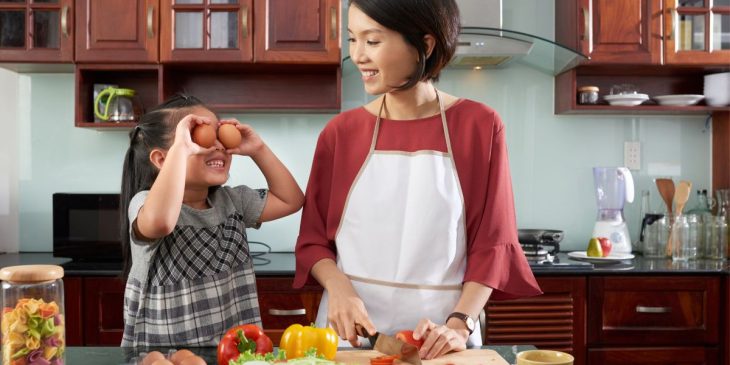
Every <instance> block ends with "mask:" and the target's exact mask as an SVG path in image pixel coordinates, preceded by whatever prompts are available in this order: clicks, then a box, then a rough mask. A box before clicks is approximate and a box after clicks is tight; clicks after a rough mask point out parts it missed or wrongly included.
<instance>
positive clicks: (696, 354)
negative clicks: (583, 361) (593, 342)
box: [588, 347, 720, 365]
mask: <svg viewBox="0 0 730 365" xmlns="http://www.w3.org/2000/svg"><path fill="white" fill-rule="evenodd" d="M719 363H720V362H719V358H718V352H717V348H714V347H665V348H661V347H652V348H626V347H624V348H606V349H589V350H588V364H591V365H594V364H595V365H665V364H683V365H715V364H719Z"/></svg>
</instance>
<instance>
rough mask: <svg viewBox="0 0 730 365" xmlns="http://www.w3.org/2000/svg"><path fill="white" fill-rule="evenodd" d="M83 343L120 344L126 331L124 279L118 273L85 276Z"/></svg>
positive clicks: (96, 344) (95, 344) (97, 344)
mask: <svg viewBox="0 0 730 365" xmlns="http://www.w3.org/2000/svg"><path fill="white" fill-rule="evenodd" d="M83 297H84V312H85V314H84V344H85V345H87V346H119V344H121V343H122V334H123V333H124V282H123V281H122V280H120V279H118V278H116V277H106V278H103V277H88V278H84V296H83Z"/></svg>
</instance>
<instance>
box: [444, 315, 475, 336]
mask: <svg viewBox="0 0 730 365" xmlns="http://www.w3.org/2000/svg"><path fill="white" fill-rule="evenodd" d="M451 318H457V319H459V320H461V321H462V322H464V325H465V326H466V329H467V330H468V331H469V335H471V334H472V333H473V332H474V327H475V325H474V320H473V319H472V318H471V317H469V315H468V314H466V313H461V312H452V313H451V314H449V315H448V316H447V317H446V322H448V321H449V319H451ZM444 323H445V322H444Z"/></svg>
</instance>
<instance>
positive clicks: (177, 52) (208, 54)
mask: <svg viewBox="0 0 730 365" xmlns="http://www.w3.org/2000/svg"><path fill="white" fill-rule="evenodd" d="M252 2H253V0H165V1H163V2H162V9H161V15H162V19H161V24H162V32H161V34H162V38H161V41H160V42H161V47H162V48H161V51H160V52H161V53H160V59H161V61H163V62H205V63H217V62H250V61H252V60H253V41H252V29H253V25H252V20H253V19H251V17H252V16H253V8H252Z"/></svg>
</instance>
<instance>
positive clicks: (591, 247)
mask: <svg viewBox="0 0 730 365" xmlns="http://www.w3.org/2000/svg"><path fill="white" fill-rule="evenodd" d="M586 255H587V256H588V257H603V250H602V249H601V242H600V241H599V240H598V238H596V237H593V238H591V240H590V241H588V249H587V250H586Z"/></svg>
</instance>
